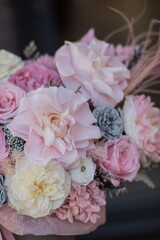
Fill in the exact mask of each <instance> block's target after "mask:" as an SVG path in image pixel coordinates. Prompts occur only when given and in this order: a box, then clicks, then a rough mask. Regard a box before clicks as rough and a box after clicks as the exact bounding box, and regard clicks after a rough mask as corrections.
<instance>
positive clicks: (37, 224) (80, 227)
mask: <svg viewBox="0 0 160 240" xmlns="http://www.w3.org/2000/svg"><path fill="white" fill-rule="evenodd" d="M100 216H101V217H100V219H99V220H98V221H97V223H96V224H92V223H91V222H89V223H81V222H78V221H74V223H70V222H69V221H67V220H65V221H62V220H60V219H58V218H57V217H56V216H54V215H53V216H46V217H43V218H37V219H35V218H31V217H28V216H24V215H18V212H16V211H15V210H13V209H12V208H10V207H8V206H7V205H4V206H3V207H2V208H1V209H0V225H2V226H3V227H5V228H6V229H8V230H9V231H10V232H12V233H14V234H17V235H28V234H33V235H62V236H69V235H70V236H71V235H81V234H87V233H89V232H92V231H94V230H95V229H96V228H97V227H98V226H99V225H102V224H104V223H105V220H106V217H105V216H106V208H105V207H102V208H101V212H100Z"/></svg>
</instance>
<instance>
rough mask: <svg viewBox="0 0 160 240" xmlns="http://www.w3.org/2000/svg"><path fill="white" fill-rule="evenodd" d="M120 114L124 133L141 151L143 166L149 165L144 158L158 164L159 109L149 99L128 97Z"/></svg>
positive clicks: (159, 141) (159, 140)
mask: <svg viewBox="0 0 160 240" xmlns="http://www.w3.org/2000/svg"><path fill="white" fill-rule="evenodd" d="M122 113H123V119H124V129H125V132H126V134H127V135H128V136H129V137H130V138H131V139H132V141H134V142H135V144H136V145H137V147H138V148H139V149H140V150H141V152H142V156H141V160H142V163H143V165H144V166H145V165H146V164H147V165H148V164H149V162H148V160H147V158H146V156H147V157H149V158H150V160H151V161H153V162H160V109H159V108H156V107H154V103H152V102H151V99H150V97H146V96H145V95H140V96H128V97H127V98H126V101H125V104H124V107H123V111H122Z"/></svg>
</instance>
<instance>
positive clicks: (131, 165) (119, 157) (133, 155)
mask: <svg viewBox="0 0 160 240" xmlns="http://www.w3.org/2000/svg"><path fill="white" fill-rule="evenodd" d="M99 164H100V166H101V167H102V168H103V169H104V170H105V171H107V172H109V173H110V174H111V175H112V176H113V177H115V179H117V180H120V179H123V180H128V181H132V180H133V179H134V178H135V177H136V175H137V172H138V170H139V168H140V163H139V153H138V150H137V147H136V146H135V145H134V144H132V143H131V142H130V141H129V137H128V136H121V137H120V138H119V139H116V140H109V141H107V142H106V143H105V145H104V156H103V158H102V159H101V160H100V163H99ZM113 183H114V181H113Z"/></svg>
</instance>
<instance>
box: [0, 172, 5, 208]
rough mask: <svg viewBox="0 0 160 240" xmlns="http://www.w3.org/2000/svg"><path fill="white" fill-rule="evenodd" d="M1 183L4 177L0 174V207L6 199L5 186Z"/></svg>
mask: <svg viewBox="0 0 160 240" xmlns="http://www.w3.org/2000/svg"><path fill="white" fill-rule="evenodd" d="M3 183H4V177H3V175H1V174H0V207H1V206H2V205H3V203H5V201H6V200H7V194H6V191H5V188H4V186H3Z"/></svg>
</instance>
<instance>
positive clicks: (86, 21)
mask: <svg viewBox="0 0 160 240" xmlns="http://www.w3.org/2000/svg"><path fill="white" fill-rule="evenodd" d="M145 3H146V11H145V13H144V14H143V16H142V18H141V19H140V20H139V21H138V23H137V24H136V25H135V33H136V34H139V33H141V32H142V31H144V30H147V29H148V27H149V24H150V21H151V20H152V19H159V20H160V0H148V1H147V0H146V1H143V0H23V1H22V0H0V49H2V48H4V49H6V50H9V51H11V52H14V53H15V54H18V55H20V56H22V57H23V49H24V47H25V46H26V45H27V44H28V43H29V42H30V41H31V40H35V42H36V45H37V46H38V50H39V51H40V52H41V53H45V52H47V53H49V54H54V52H55V50H56V49H57V48H58V47H60V46H61V45H62V44H63V42H64V40H71V41H76V40H78V39H79V38H80V37H81V36H82V35H83V34H84V33H85V32H86V31H87V30H88V29H89V28H90V27H94V28H95V30H96V35H97V37H98V38H101V39H104V38H105V36H106V35H107V34H109V33H110V32H111V31H113V30H114V29H117V28H119V27H121V26H123V25H124V24H125V22H124V20H123V19H122V18H121V17H120V16H119V15H118V14H116V13H115V12H113V11H111V10H110V9H109V8H108V7H109V6H110V7H113V8H116V9H119V10H120V11H122V12H123V13H124V14H125V15H126V16H128V17H129V18H130V19H131V18H132V17H136V16H137V15H138V14H139V13H140V12H141V11H142V9H143V8H144V4H145ZM126 39H127V32H122V33H120V34H118V35H116V36H114V37H113V38H112V39H111V41H112V42H113V43H115V44H116V43H119V42H121V43H125V41H126ZM157 99H158V100H157V103H159V97H158V98H157ZM159 106H160V103H159ZM149 176H150V177H151V178H152V180H153V181H154V183H155V185H156V188H155V189H154V190H153V189H150V188H148V187H147V186H146V185H144V184H143V183H131V184H128V193H125V194H123V195H120V196H119V197H114V198H113V199H109V198H108V203H107V223H106V224H105V225H103V226H102V227H100V228H99V229H98V230H97V231H95V232H94V233H91V234H88V235H84V236H79V237H77V240H78V239H81V240H85V239H88V240H89V239H91V240H94V239H96V240H98V239H105V240H106V239H108V240H116V239H118V240H122V239H123V240H132V239H134V240H140V239H142V240H143V239H145V240H160V169H154V170H153V171H151V172H150V173H149Z"/></svg>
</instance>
